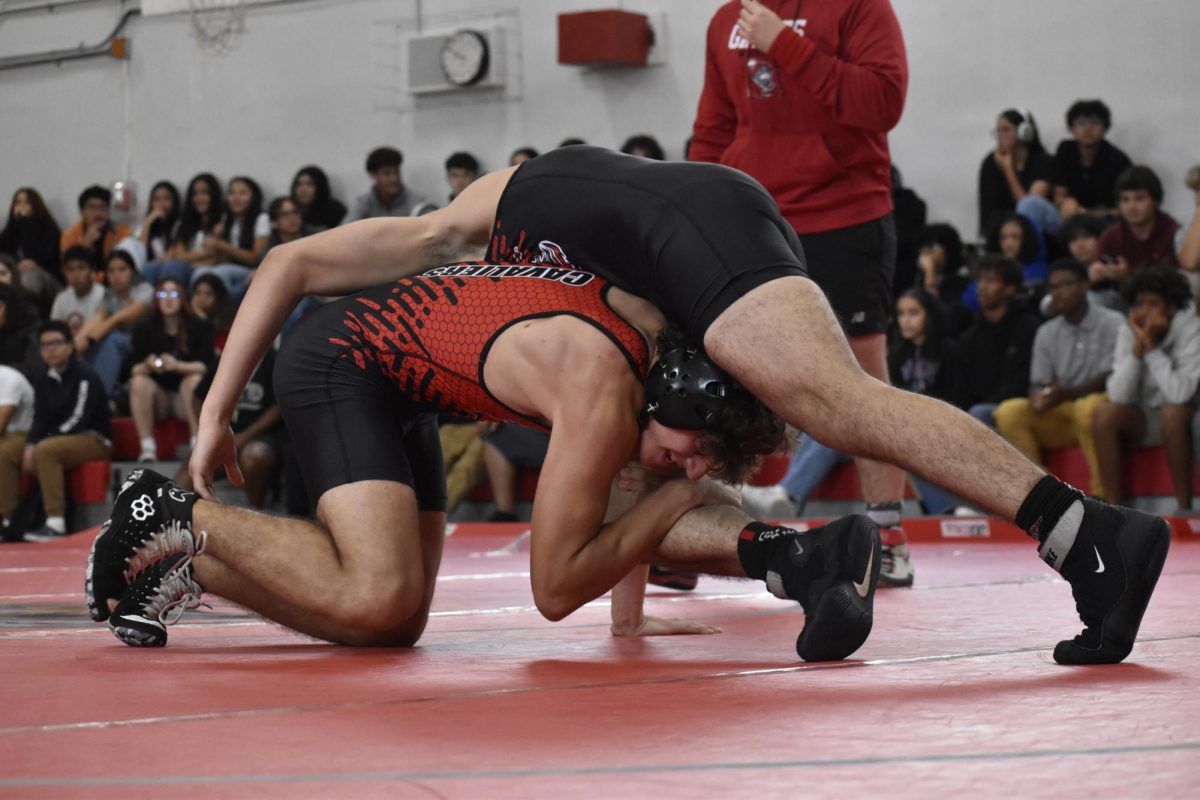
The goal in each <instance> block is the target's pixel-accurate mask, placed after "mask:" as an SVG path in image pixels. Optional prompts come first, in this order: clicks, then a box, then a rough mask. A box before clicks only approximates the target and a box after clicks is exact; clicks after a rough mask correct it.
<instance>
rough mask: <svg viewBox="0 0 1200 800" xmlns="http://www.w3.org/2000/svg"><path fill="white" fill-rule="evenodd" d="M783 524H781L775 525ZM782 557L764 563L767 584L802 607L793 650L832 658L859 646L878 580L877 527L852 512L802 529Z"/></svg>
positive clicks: (871, 619) (865, 632)
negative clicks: (815, 526) (801, 622)
mask: <svg viewBox="0 0 1200 800" xmlns="http://www.w3.org/2000/svg"><path fill="white" fill-rule="evenodd" d="M781 530H787V529H781ZM787 535H790V536H793V537H794V541H792V542H791V543H789V545H788V547H787V550H786V554H787V555H786V563H783V562H782V560H781V558H780V557H778V556H777V557H775V558H774V559H773V563H771V564H769V565H768V568H767V577H766V581H767V588H768V589H770V590H771V593H772V594H774V595H775V596H776V597H780V598H790V599H792V600H796V601H798V602H799V603H800V605H801V607H803V608H804V629H803V630H802V631H800V636H799V637H797V639H796V653H797V654H799V656H800V657H801V658H802V659H804V660H805V661H838V660H841V659H843V658H847V657H849V656H850V655H851V654H853V653H854V651H856V650H858V648H859V647H862V645H863V642H865V641H866V640H867V636H869V635H870V633H871V625H872V623H873V622H874V617H873V613H872V607H873V605H874V601H875V588H876V586H878V584H879V568H880V563H881V561H882V559H881V557H880V541H879V527H878V526H877V525H876V524H875V523H874V522H872V521H871V519H870V517H867V516H865V515H862V514H855V515H851V516H848V517H842V518H841V519H838V520H834V521H833V522H831V523H829V524H828V525H824V526H822V527H820V528H814V529H813V530H811V531H807V532H803V533H789V534H787Z"/></svg>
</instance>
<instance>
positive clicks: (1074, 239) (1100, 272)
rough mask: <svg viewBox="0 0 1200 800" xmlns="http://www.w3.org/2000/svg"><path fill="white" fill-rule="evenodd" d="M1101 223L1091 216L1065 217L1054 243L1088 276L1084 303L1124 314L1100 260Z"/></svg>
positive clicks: (1115, 287)
mask: <svg viewBox="0 0 1200 800" xmlns="http://www.w3.org/2000/svg"><path fill="white" fill-rule="evenodd" d="M1103 230H1104V220H1102V219H1100V218H1099V217H1097V216H1094V215H1092V214H1076V215H1075V216H1073V217H1068V218H1067V219H1066V220H1064V221H1063V224H1062V225H1060V226H1059V228H1058V240H1059V242H1060V243H1061V244H1062V245H1063V246H1064V247H1065V248H1066V250H1067V252H1068V253H1070V255H1071V258H1073V259H1075V260H1076V261H1078V262H1079V263H1080V264H1082V265H1083V266H1084V269H1086V270H1087V273H1088V302H1089V303H1091V304H1092V305H1099V306H1103V307H1105V308H1111V309H1113V310H1115V311H1120V312H1121V313H1124V312H1125V303H1124V301H1122V300H1121V292H1120V286H1119V284H1118V283H1117V282H1116V281H1114V280H1113V279H1112V278H1110V277H1109V270H1108V267H1109V265H1108V264H1105V263H1103V262H1101V261H1100V233H1101V232H1102V231H1103Z"/></svg>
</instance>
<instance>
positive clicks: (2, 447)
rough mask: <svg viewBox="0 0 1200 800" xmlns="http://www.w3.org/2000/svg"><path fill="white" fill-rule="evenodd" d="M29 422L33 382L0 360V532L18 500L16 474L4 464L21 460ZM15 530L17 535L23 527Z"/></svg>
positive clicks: (31, 412) (31, 418)
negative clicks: (0, 362)
mask: <svg viewBox="0 0 1200 800" xmlns="http://www.w3.org/2000/svg"><path fill="white" fill-rule="evenodd" d="M32 423H33V385H32V384H30V383H29V379H28V378H26V377H25V375H24V374H23V373H22V372H20V371H19V370H16V369H13V368H12V367H10V366H6V365H4V364H0V533H4V532H5V529H6V528H7V527H8V524H9V522H10V521H11V520H12V514H13V511H15V510H16V508H17V503H19V502H20V500H21V496H20V492H19V491H18V490H19V489H20V477H19V475H15V474H14V472H13V471H12V469H11V467H6V466H4V465H11V464H17V465H19V464H20V463H21V456H22V455H23V454H24V452H25V437H26V435H27V434H28V433H29V426H30V425H31V424H32ZM16 533H17V534H18V536H19V535H20V534H23V533H24V531H16ZM0 538H3V539H4V540H5V541H8V539H9V537H7V536H4V537H0Z"/></svg>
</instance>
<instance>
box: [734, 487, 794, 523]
mask: <svg viewBox="0 0 1200 800" xmlns="http://www.w3.org/2000/svg"><path fill="white" fill-rule="evenodd" d="M742 510H743V511H745V512H746V513H747V514H749V515H750V516H752V517H755V518H757V519H791V518H792V517H794V516H796V504H795V503H793V502H792V498H790V497H788V493H787V490H786V489H784V488H783V487H782V486H780V485H779V484H776V485H774V486H743V487H742Z"/></svg>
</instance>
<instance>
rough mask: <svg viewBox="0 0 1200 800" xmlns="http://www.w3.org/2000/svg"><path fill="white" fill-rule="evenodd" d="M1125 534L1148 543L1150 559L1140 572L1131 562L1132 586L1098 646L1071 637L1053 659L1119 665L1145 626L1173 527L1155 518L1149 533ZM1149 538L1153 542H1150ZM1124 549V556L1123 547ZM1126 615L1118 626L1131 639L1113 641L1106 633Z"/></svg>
mask: <svg viewBox="0 0 1200 800" xmlns="http://www.w3.org/2000/svg"><path fill="white" fill-rule="evenodd" d="M1125 533H1127V534H1128V535H1129V536H1130V537H1131V538H1132V537H1136V541H1135V546H1137V545H1138V544H1142V543H1145V550H1144V552H1145V553H1146V554H1147V559H1146V561H1145V563H1144V565H1143V566H1142V569H1141V571H1140V572H1137V571H1136V569H1137V567H1136V564H1134V565H1131V566H1133V568H1134V570H1135V571H1133V572H1131V574H1130V585H1129V586H1128V587H1126V589H1125V593H1124V594H1123V595H1121V598H1120V600H1118V601H1117V605H1116V606H1115V607H1114V608H1113V610H1112V611H1110V612H1109V614H1108V617H1106V618H1105V620H1104V621H1103V623H1102V625H1103V626H1104V630H1102V631H1101V634H1100V647H1099V649H1097V650H1085V649H1083V648H1081V647H1079V645H1078V644H1076V643H1075V641H1074V640H1072V639H1067V640H1064V641H1061V642H1059V643H1058V645H1057V646H1056V647H1055V648H1054V660H1055V661H1057V662H1058V663H1059V664H1066V665H1069V666H1078V665H1083V664H1118V663H1120V662H1122V661H1124V660H1125V659H1126V658H1127V657H1128V656H1129V654H1130V653H1131V652H1132V651H1133V645H1134V643H1135V642H1136V641H1137V634H1138V629H1139V628H1141V626H1142V617H1144V616H1145V615H1146V608H1147V607H1148V606H1149V605H1150V598H1151V596H1153V594H1154V587H1155V586H1157V585H1158V577H1159V575H1161V574H1162V569H1163V565H1164V564H1165V563H1166V561H1167V552H1168V551H1169V550H1170V549H1171V526H1170V525H1168V524H1167V522H1166V520H1163V519H1161V518H1159V519H1157V520H1156V521H1155V525H1154V526H1153V529H1152V530H1151V531H1150V532H1149V534H1145V533H1141V532H1134V531H1126V532H1125ZM1150 539H1153V541H1148V540H1150ZM1118 547H1120V542H1118ZM1121 550H1122V555H1124V554H1125V551H1124V548H1121ZM1123 617H1124V618H1125V619H1127V620H1128V623H1127V624H1126V625H1125V626H1119V627H1124V628H1125V629H1126V630H1128V631H1129V640H1128V642H1126V641H1119V642H1115V643H1114V642H1113V638H1114V637H1110V636H1107V635H1106V633H1107V631H1108V629H1109V626H1111V625H1114V623H1115V622H1117V621H1120V620H1121V619H1122V618H1123Z"/></svg>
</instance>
